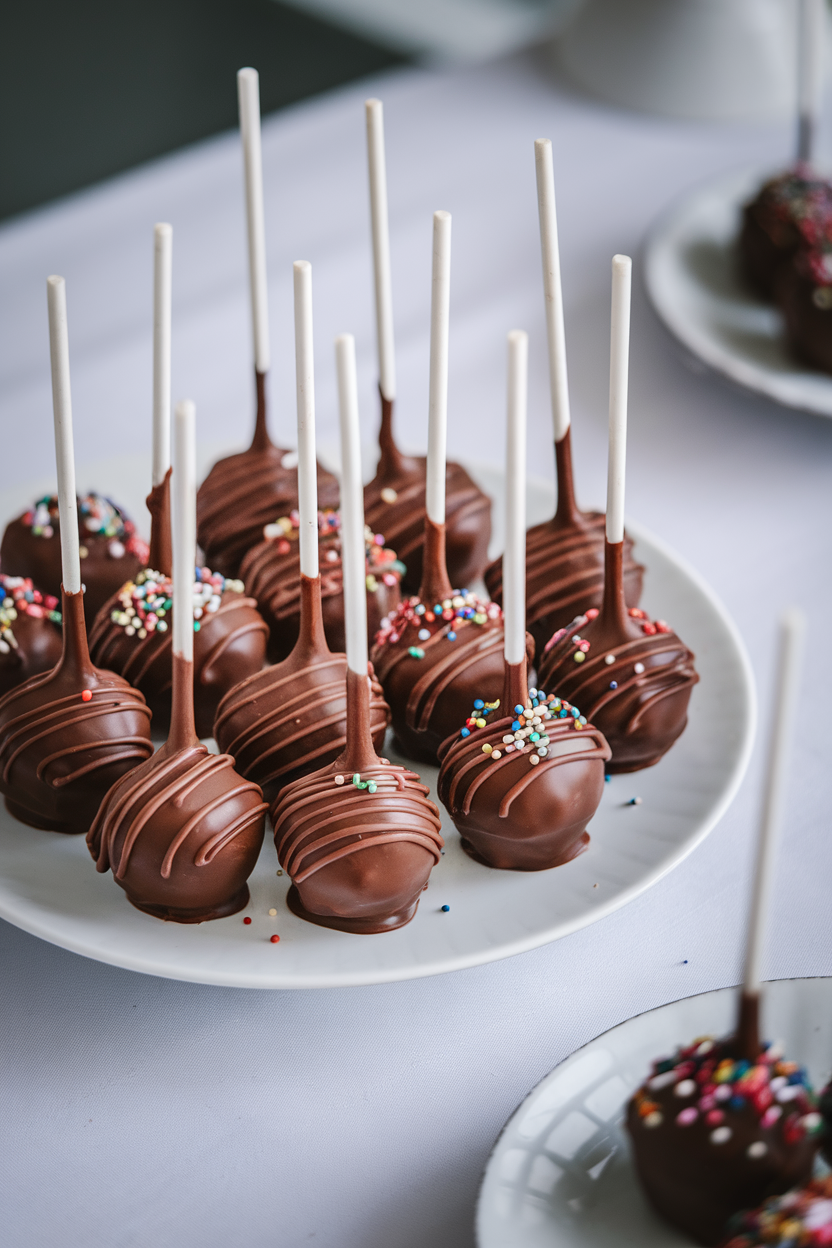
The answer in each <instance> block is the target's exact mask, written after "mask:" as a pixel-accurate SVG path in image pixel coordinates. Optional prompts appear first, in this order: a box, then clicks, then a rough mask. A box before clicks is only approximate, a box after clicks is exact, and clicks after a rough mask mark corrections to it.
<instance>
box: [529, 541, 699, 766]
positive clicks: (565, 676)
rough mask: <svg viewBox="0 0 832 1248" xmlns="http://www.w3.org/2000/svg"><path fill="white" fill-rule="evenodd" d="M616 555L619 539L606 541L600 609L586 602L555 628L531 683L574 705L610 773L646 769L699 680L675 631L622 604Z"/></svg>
mask: <svg viewBox="0 0 832 1248" xmlns="http://www.w3.org/2000/svg"><path fill="white" fill-rule="evenodd" d="M623 558H624V551H623V543H622V542H617V543H614V544H613V543H610V542H607V543H606V546H605V569H606V571H605V584H604V598H603V604H602V608H601V611H600V612H598V611H597V609H595V608H590V609H589V610H588V611H586V612H585V614H584V615H581V616H579V617H578V618H577V620H573V622H572V623H571V625H570V626H569V627H568V628H565V629H560V630H559V631H558V632H556V633H555V634H554V636H553V637H552V638H551V640H550V641H549V642H548V644H547V645H546V647H545V649H544V652H543V654H542V656H541V657H540V659H539V662H538V680H539V683H540V684H541V685H542V686H543V687H544V688H550V689H556V690H557V691H558V694H559V695H560V696H561V697H564V698H568V699H569V701H570V702H573V703H576V704H577V705H578V706H580V708H581V710H582V711H583V713H584V714H585V715H586V716H587V718H588V719H590V720H591V721H592V722H593V723H594V724H595V725H596V726H597V727H598V728H599V729H600V731H601V732H603V734H604V736H605V737H606V739H607V741H608V742H609V745H610V748H611V750H612V760H611V762H610V763H609V765H608V768H607V770H608V771H611V772H624V771H638V770H639V769H640V768H642V767H651V766H653V764H654V763H657V762H658V761H659V759H660V758H662V757H663V755H664V754H666V753H667V751H668V750H669V749H670V747H671V746H672V745H673V743H674V741H676V740H677V738H678V737H679V736H680V735H681V734H682V732H683V731H684V728H685V725H686V723H687V708H688V702H689V701H690V694H691V690H692V688H693V686H694V685H695V684H696V683H697V681H698V680H699V677H698V675H697V674H696V671H695V669H694V667H693V658H694V656H693V654H692V652H691V651H690V650H688V648H687V646H685V645H684V643H683V642H682V641H680V639H679V638H678V637H677V636H676V634H675V633H674V632H672V630H671V629H670V628H669V627H668V626H667V625H666V624H665V623H664V622H663V621H661V620H659V621H656V623H655V624H654V623H653V622H651V621H650V620H648V619H647V617H646V615H645V613H644V612H643V611H640V610H639V609H638V608H635V607H631V608H629V609H628V608H627V606H626V603H625V600H624V590H623ZM578 656H580V658H579V657H578Z"/></svg>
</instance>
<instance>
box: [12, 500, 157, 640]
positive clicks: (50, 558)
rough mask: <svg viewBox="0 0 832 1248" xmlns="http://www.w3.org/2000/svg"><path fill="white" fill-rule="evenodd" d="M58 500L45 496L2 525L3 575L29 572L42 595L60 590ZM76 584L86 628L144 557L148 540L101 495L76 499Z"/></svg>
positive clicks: (140, 564) (136, 570) (133, 574)
mask: <svg viewBox="0 0 832 1248" xmlns="http://www.w3.org/2000/svg"><path fill="white" fill-rule="evenodd" d="M60 528H61V525H60V517H59V515H58V499H57V497H56V496H55V495H47V496H46V497H44V498H40V499H38V501H37V502H36V503H35V504H34V505H33V506H32V507H30V508H29V510H28V511H25V512H24V513H23V515H22V516H18V517H17V519H16V520H12V521H11V522H10V523H9V524H7V525H6V531H5V533H4V534H3V541H2V544H0V567H1V568H2V569H3V572H4V573H5V574H6V575H7V576H29V577H31V578H32V580H33V581H34V583H35V584H36V585H37V586H39V588H40V589H41V590H42V591H43V593H46V594H50V595H51V596H52V597H54V598H60V594H61V533H60ZM78 536H79V540H80V545H81V582H82V584H83V586H84V616H85V618H86V621H87V627H90V626H91V625H92V622H93V620H94V619H95V616H96V613H97V612H98V610H99V609H100V608H101V607H102V606H103V605H104V603H105V602H106V600H107V599H108V598H109V597H110V595H111V594H114V593H115V592H116V590H117V589H118V588H119V586H121V585H123V584H124V582H125V581H128V580H130V579H131V578H132V577H134V576H135V575H136V573H137V572H138V571H139V569H140V568H142V567H143V566H144V564H145V562H146V560H147V552H148V547H147V543H146V542H144V541H143V540H142V538H140V537H139V536H138V534H137V533H136V528H135V525H134V524H133V521H132V520H130V519H129V517H128V516H127V515H126V513H125V512H124V511H123V510H122V508H121V507H118V506H117V505H116V504H115V503H113V502H111V501H110V499H108V498H104V496H103V495H101V494H85V495H84V496H83V497H81V498H79V499H78Z"/></svg>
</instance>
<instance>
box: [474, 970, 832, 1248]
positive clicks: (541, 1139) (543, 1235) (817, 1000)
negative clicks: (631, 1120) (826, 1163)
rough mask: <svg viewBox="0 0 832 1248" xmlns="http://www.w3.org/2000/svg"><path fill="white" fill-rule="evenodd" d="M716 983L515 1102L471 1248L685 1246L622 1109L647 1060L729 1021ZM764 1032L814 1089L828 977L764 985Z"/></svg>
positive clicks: (608, 1038)
mask: <svg viewBox="0 0 832 1248" xmlns="http://www.w3.org/2000/svg"><path fill="white" fill-rule="evenodd" d="M736 1001H737V990H736V989H735V988H722V989H720V990H719V991H717V992H708V993H705V994H703V995H702V996H699V997H688V998H686V999H685V1000H684V1001H674V1002H673V1003H672V1004H671V1005H664V1006H662V1007H661V1009H658V1010H651V1011H650V1013H649V1014H639V1015H638V1016H637V1017H636V1018H631V1019H629V1020H628V1021H627V1022H626V1023H621V1024H620V1026H618V1027H614V1028H613V1029H612V1031H608V1032H606V1034H605V1035H603V1036H599V1037H598V1039H597V1040H593V1041H592V1042H591V1043H590V1044H587V1045H586V1046H585V1047H584V1048H582V1049H579V1050H578V1052H577V1053H573V1054H572V1056H571V1057H569V1058H567V1059H566V1061H565V1062H561V1064H560V1066H556V1067H555V1069H554V1070H553V1071H552V1072H551V1074H549V1075H547V1076H546V1078H545V1079H544V1080H543V1081H542V1083H539V1084H538V1085H537V1087H536V1088H535V1089H534V1091H533V1092H531V1093H530V1094H529V1096H528V1097H527V1098H526V1100H525V1101H524V1102H523V1104H522V1105H521V1106H520V1108H519V1109H517V1110H516V1111H515V1112H514V1114H513V1115H512V1117H511V1118H510V1119H509V1121H508V1122H507V1123H506V1126H505V1127H504V1128H503V1132H502V1134H501V1136H500V1138H499V1139H498V1141H497V1143H496V1145H495V1148H494V1151H493V1152H492V1154H491V1157H490V1158H489V1161H488V1165H487V1167H486V1170H485V1174H484V1176H483V1181H482V1187H481V1188H480V1196H479V1202H478V1206H477V1244H478V1245H479V1248H621V1246H622V1245H628V1244H632V1245H633V1248H636V1246H637V1248H677V1246H678V1248H683V1246H686V1248H690V1244H691V1242H692V1241H691V1240H689V1239H687V1238H686V1237H685V1236H684V1235H682V1234H680V1233H679V1232H678V1231H675V1230H673V1228H672V1227H669V1226H667V1225H665V1223H664V1222H662V1221H661V1220H660V1219H659V1218H658V1217H657V1216H656V1215H655V1214H654V1213H653V1212H652V1210H651V1209H650V1208H649V1206H648V1205H647V1202H646V1201H645V1199H644V1198H643V1196H642V1195H641V1191H640V1189H639V1187H638V1183H637V1181H636V1176H635V1171H634V1170H633V1166H632V1163H631V1161H630V1151H629V1146H628V1142H627V1138H626V1137H627V1133H626V1131H625V1129H624V1110H625V1106H626V1103H627V1101H628V1099H629V1097H630V1096H631V1095H632V1093H633V1091H634V1089H635V1088H636V1087H637V1086H638V1085H639V1084H640V1083H641V1082H642V1080H643V1079H644V1076H645V1075H646V1074H647V1072H648V1070H649V1068H650V1067H649V1064H650V1062H651V1061H652V1060H653V1059H654V1058H657V1057H663V1056H666V1055H667V1054H670V1053H672V1052H673V1050H674V1049H675V1047H676V1045H678V1044H681V1043H684V1042H687V1041H690V1040H693V1039H694V1037H695V1036H701V1035H724V1034H725V1033H727V1032H728V1031H730V1030H731V1028H732V1026H733V1024H734V1014H735V1010H736ZM763 1033H764V1035H765V1036H766V1037H768V1038H770V1039H777V1040H783V1041H784V1043H785V1045H786V1052H787V1054H788V1056H789V1057H790V1058H792V1059H793V1060H795V1061H798V1062H801V1063H803V1064H804V1065H805V1066H807V1067H808V1069H809V1073H810V1075H811V1077H812V1081H813V1083H814V1085H815V1087H817V1088H820V1087H822V1086H823V1084H824V1083H825V1082H826V1081H827V1079H828V1078H829V1067H830V1055H832V979H781V980H776V981H775V982H773V983H771V984H768V985H766V989H765V998H764V1009H763Z"/></svg>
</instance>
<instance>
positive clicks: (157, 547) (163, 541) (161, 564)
mask: <svg viewBox="0 0 832 1248" xmlns="http://www.w3.org/2000/svg"><path fill="white" fill-rule="evenodd" d="M172 471H173V469H171V468H168V470H167V472H166V473H165V477H164V480H163V481H160V483H159V484H158V485H154V486H153V487H152V488H151V491H150V493H149V494H148V496H147V498H146V499H145V500H144V501H145V506H146V507H147V510H148V511H149V512H150V549H149V550H148V554H147V566H148V567H149V568H153V570H154V572H161V573H162V574H163V575H164V576H173V549H172V545H171V513H170V477H171V472H172Z"/></svg>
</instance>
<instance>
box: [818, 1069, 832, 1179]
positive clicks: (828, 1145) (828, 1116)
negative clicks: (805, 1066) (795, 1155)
mask: <svg viewBox="0 0 832 1248" xmlns="http://www.w3.org/2000/svg"><path fill="white" fill-rule="evenodd" d="M818 1109H819V1110H820V1113H821V1117H822V1118H823V1135H822V1137H821V1153H822V1154H823V1159H824V1161H825V1162H826V1164H827V1165H828V1166H832V1083H827V1085H826V1087H825V1088H824V1089H823V1091H822V1092H821V1094H820V1098H819V1100H818Z"/></svg>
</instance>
